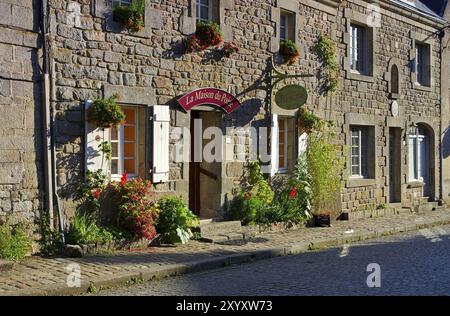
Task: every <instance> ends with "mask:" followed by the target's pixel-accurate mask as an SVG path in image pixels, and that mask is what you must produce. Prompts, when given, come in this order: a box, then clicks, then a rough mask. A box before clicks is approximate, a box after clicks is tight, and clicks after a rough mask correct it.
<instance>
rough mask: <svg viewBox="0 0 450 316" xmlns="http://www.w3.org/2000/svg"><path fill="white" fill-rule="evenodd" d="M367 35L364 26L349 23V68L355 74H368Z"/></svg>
mask: <svg viewBox="0 0 450 316" xmlns="http://www.w3.org/2000/svg"><path fill="white" fill-rule="evenodd" d="M367 33H368V30H367V27H366V26H363V25H360V24H356V23H350V43H349V51H350V56H349V68H350V71H351V72H353V73H356V74H361V75H368V74H369V69H368V68H369V67H368V59H369V56H368V43H367V41H368V38H367ZM355 56H356V58H355Z"/></svg>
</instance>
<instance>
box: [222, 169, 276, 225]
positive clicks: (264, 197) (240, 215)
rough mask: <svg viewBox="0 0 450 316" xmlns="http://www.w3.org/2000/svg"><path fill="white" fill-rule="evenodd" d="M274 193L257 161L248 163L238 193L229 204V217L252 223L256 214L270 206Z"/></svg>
mask: <svg viewBox="0 0 450 316" xmlns="http://www.w3.org/2000/svg"><path fill="white" fill-rule="evenodd" d="M274 195H275V193H274V192H273V191H272V189H271V187H270V185H269V183H268V182H267V180H266V179H265V178H264V176H263V174H262V173H261V167H260V164H259V162H258V161H255V162H250V163H249V165H248V170H247V173H246V175H245V176H244V179H243V183H242V186H241V190H240V192H239V193H238V194H237V195H236V197H235V198H234V200H233V201H232V203H231V207H230V213H229V215H230V217H231V218H232V219H234V220H241V221H243V222H244V223H247V224H249V223H254V222H255V221H256V219H257V217H258V213H262V212H263V210H262V209H263V208H265V207H266V206H267V205H270V204H271V203H272V201H273V198H274Z"/></svg>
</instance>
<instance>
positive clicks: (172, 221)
mask: <svg viewBox="0 0 450 316" xmlns="http://www.w3.org/2000/svg"><path fill="white" fill-rule="evenodd" d="M158 204H159V207H160V213H159V216H158V220H157V224H156V230H157V232H159V233H160V234H161V240H162V241H164V242H168V243H172V244H173V243H177V242H181V243H183V244H184V243H186V242H187V241H188V240H189V239H190V238H191V237H192V233H191V228H193V227H195V226H198V219H197V217H196V216H195V215H194V214H193V213H192V212H191V211H190V210H189V208H188V207H187V205H186V203H184V201H183V200H182V198H181V197H178V196H167V197H163V198H161V199H160V200H159V201H158Z"/></svg>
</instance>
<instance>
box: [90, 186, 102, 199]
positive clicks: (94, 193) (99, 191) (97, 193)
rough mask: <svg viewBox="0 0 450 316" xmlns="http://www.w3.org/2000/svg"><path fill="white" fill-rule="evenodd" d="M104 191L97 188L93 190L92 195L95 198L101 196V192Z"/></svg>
mask: <svg viewBox="0 0 450 316" xmlns="http://www.w3.org/2000/svg"><path fill="white" fill-rule="evenodd" d="M101 193H102V189H100V188H99V189H95V190H94V191H93V192H92V196H93V197H94V198H95V199H98V198H99V197H100V194H101Z"/></svg>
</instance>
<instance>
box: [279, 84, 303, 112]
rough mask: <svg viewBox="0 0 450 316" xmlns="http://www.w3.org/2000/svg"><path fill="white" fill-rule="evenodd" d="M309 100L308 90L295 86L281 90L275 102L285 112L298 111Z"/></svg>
mask: <svg viewBox="0 0 450 316" xmlns="http://www.w3.org/2000/svg"><path fill="white" fill-rule="evenodd" d="M307 99H308V92H307V91H306V89H305V88H304V87H302V86H299V85H295V84H293V85H288V86H285V87H283V88H281V89H280V90H279V91H278V92H277V94H276V95H275V102H276V103H277V105H278V106H279V107H280V108H282V109H285V110H296V109H298V108H299V107H300V106H302V105H303V104H305V103H306V100H307Z"/></svg>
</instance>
